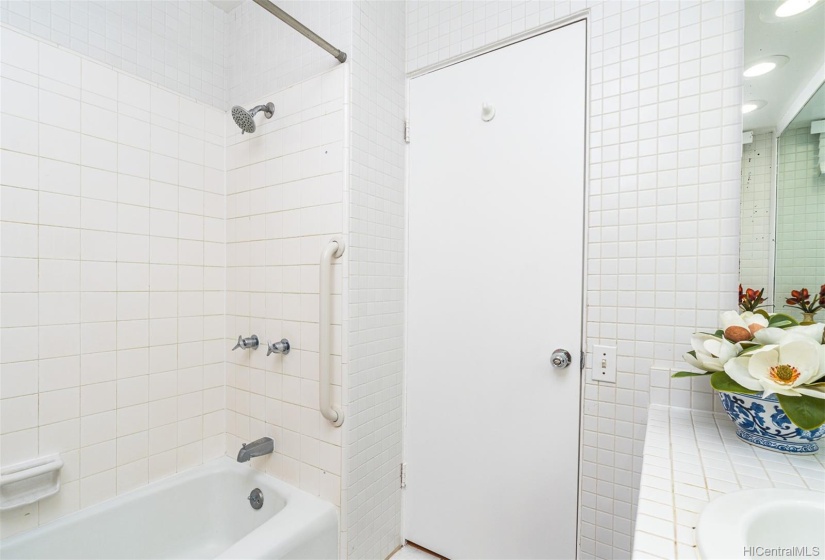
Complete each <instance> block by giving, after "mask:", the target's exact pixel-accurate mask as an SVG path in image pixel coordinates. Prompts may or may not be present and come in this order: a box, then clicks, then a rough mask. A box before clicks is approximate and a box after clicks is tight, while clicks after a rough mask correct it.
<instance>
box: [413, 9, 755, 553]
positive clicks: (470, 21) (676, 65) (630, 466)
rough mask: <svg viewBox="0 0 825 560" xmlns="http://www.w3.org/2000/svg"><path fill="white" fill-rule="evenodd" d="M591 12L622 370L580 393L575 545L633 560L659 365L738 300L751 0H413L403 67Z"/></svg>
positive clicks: (676, 360) (592, 214)
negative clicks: (745, 48) (612, 380)
mask: <svg viewBox="0 0 825 560" xmlns="http://www.w3.org/2000/svg"><path fill="white" fill-rule="evenodd" d="M585 8H589V10H590V20H589V21H590V24H589V30H590V58H589V63H590V72H591V76H590V122H589V126H590V137H589V143H590V153H589V160H590V166H589V176H590V182H589V184H588V192H589V198H588V204H589V214H588V221H589V229H588V238H589V240H588V246H587V260H588V265H587V278H586V282H587V332H586V335H587V344H588V349H590V348H592V345H593V344H615V345H616V346H617V347H618V360H619V361H618V383H617V384H615V385H612V384H600V383H594V382H591V381H587V382H586V383H585V386H584V411H583V412H584V417H583V418H584V420H583V421H584V433H583V441H582V443H583V446H582V467H581V473H582V488H581V500H580V504H581V511H580V519H581V528H580V541H581V542H580V546H581V556H582V557H583V558H593V557H598V558H626V557H629V555H630V552H631V550H632V548H631V538H632V534H633V533H632V531H633V519H634V517H635V508H634V503H635V499H636V495H637V494H638V484H639V472H640V468H641V456H642V448H643V444H644V441H643V440H644V429H645V422H646V414H647V406H648V402H649V393H650V385H651V379H650V375H649V371H650V368H651V367H652V366H654V365H659V366H662V367H666V368H668V369H669V368H670V367H677V366H679V365H680V362H681V354H682V353H683V352H684V351H686V350H687V349H688V340H689V336H690V333H692V332H693V331H695V330H697V329H698V328H711V327H715V325H716V324H717V321H718V314H719V312H720V311H721V310H724V309H732V308H734V307H735V306H736V290H737V285H738V283H739V280H738V264H739V263H738V260H739V259H738V254H739V247H738V235H739V177H740V160H741V156H742V151H741V150H742V146H741V134H742V117H741V111H740V103H741V80H742V56H743V55H742V50H741V49H742V45H743V2H741V1H738V0H732V1H727V2H723V1H706V2H687V1H684V2H681V1H669V2H656V1H650V2H634V1H610V2H597V1H587V2H585V1H581V2H465V3H458V2H438V1H433V2H431V1H421V2H416V1H411V2H409V3H408V10H407V71H408V72H411V71H414V70H418V69H420V68H424V67H426V66H427V65H430V64H434V63H437V62H439V61H443V60H446V59H448V58H450V57H452V56H456V55H460V54H462V53H466V52H468V51H471V50H472V49H475V48H479V47H482V46H484V45H487V44H489V43H492V42H494V41H497V40H500V39H504V38H507V37H509V36H511V35H513V34H515V33H519V32H521V31H524V30H527V29H530V28H533V27H536V26H539V25H542V24H545V23H549V22H552V21H554V20H556V19H558V18H561V17H564V16H567V15H569V14H571V13H573V12H575V11H577V10H581V9H585ZM589 372H590V368H589V367H588V368H586V371H585V375H586V376H589ZM701 382H702V380H699V381H694V382H693V383H701ZM695 393H696V395H695V400H696V401H697V402H701V403H702V405H703V406H702V407H703V408H708V407H710V406H711V404H710V402H709V401H708V399H710V398H711V394H710V393H709V392H705V391H702V390H698V391H696V392H695ZM691 399H693V395H692V394H691ZM705 401H707V402H705Z"/></svg>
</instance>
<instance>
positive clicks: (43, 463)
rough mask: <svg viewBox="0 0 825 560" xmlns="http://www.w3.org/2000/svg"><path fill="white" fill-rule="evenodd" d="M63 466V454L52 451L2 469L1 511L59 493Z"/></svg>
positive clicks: (0, 488) (0, 478) (0, 479)
mask: <svg viewBox="0 0 825 560" xmlns="http://www.w3.org/2000/svg"><path fill="white" fill-rule="evenodd" d="M61 468H63V459H61V458H60V455H49V456H47V457H39V458H37V459H32V460H30V461H24V462H22V463H17V464H15V465H10V466H8V467H3V468H2V469H0V511H5V510H7V509H14V508H17V507H20V506H25V505H28V504H33V503H34V502H37V501H38V500H42V499H43V498H48V497H49V496H52V495H54V494H57V492H59V491H60V469H61Z"/></svg>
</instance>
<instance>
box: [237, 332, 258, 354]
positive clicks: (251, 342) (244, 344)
mask: <svg viewBox="0 0 825 560" xmlns="http://www.w3.org/2000/svg"><path fill="white" fill-rule="evenodd" d="M257 347H258V337H257V336H256V335H254V334H253V335H252V336H250V337H247V338H244V337H243V335H241V336H239V337H238V343H237V344H235V346H233V347H232V350H237V349H238V348H243V349H244V350H247V349H249V348H251V349H253V350H254V349H255V348H257Z"/></svg>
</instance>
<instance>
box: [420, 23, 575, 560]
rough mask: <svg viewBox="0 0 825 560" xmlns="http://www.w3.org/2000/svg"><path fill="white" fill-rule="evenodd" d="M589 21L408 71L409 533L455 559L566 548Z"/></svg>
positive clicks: (549, 553) (571, 527) (570, 535)
mask: <svg viewBox="0 0 825 560" xmlns="http://www.w3.org/2000/svg"><path fill="white" fill-rule="evenodd" d="M585 25H586V24H585V22H583V21H582V22H577V23H574V24H571V25H568V26H566V27H563V28H561V29H557V30H554V31H551V32H548V33H545V34H543V35H539V36H537V37H533V38H531V39H528V40H525V41H522V42H519V43H516V44H513V45H510V46H507V47H505V48H501V49H499V50H496V51H493V52H490V53H487V54H484V55H483V56H479V57H476V58H473V59H470V60H467V61H464V62H461V63H458V64H455V65H453V66H449V67H447V68H444V69H441V70H438V71H435V72H432V73H429V74H426V75H424V76H421V77H417V78H414V79H412V80H411V83H410V127H411V143H410V182H409V205H408V211H409V218H408V219H409V241H408V243H409V248H408V258H409V262H408V279H409V285H408V301H407V318H408V324H407V351H406V352H407V353H406V356H407V370H406V372H407V373H406V376H407V380H406V384H407V387H406V395H407V420H406V431H405V461H406V463H407V489H406V493H405V538H406V539H408V540H410V541H412V542H415V543H417V544H419V545H421V546H423V547H425V548H428V549H430V550H433V551H435V552H437V553H439V554H442V555H444V556H446V557H448V558H451V559H456V560H460V559H470V558H514V559H515V558H574V557H575V555H576V511H577V508H576V503H577V486H578V448H579V406H580V405H579V402H580V397H579V389H580V369H579V368H580V349H581V332H582V327H581V325H582V282H583V270H582V263H583V258H582V249H583V239H584V233H583V232H584V165H585V161H584V153H585V137H584V134H585V79H586V72H585V45H586V39H585V36H586V28H585ZM485 103H486V104H487V109H486V110H483V108H482V104H485ZM493 110H494V115H492V119H490V118H489V117H490V116H491V114H492V112H493ZM557 348H561V349H566V350H568V351H569V353H570V355H571V357H572V363H570V365H569V366H568V367H566V368H557V367H554V366H553V365H552V364H551V355H552V353H553V351H554V350H556V349H557Z"/></svg>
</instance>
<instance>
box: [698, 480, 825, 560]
mask: <svg viewBox="0 0 825 560" xmlns="http://www.w3.org/2000/svg"><path fill="white" fill-rule="evenodd" d="M696 544H697V545H698V547H699V556H700V557H701V558H702V559H703V560H716V559H723V558H724V559H728V558H765V557H780V558H783V559H789V558H811V557H813V558H816V557H821V556H822V555H825V494H823V493H822V492H814V491H813V490H786V489H779V488H763V489H759V490H741V491H739V492H732V493H730V494H725V495H724V496H720V497H719V498H716V499H715V500H713V501H712V502H711V503H709V504H708V505H707V507H706V508H705V510H704V511H703V512H702V513H701V515H700V516H699V523H698V525H697V526H696ZM777 549H782V551H781V552H776V551H775V550H777ZM787 549H791V550H787ZM815 549H816V550H815ZM769 550H771V552H769Z"/></svg>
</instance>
